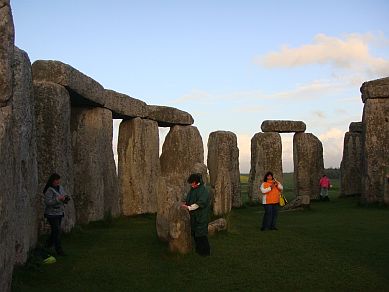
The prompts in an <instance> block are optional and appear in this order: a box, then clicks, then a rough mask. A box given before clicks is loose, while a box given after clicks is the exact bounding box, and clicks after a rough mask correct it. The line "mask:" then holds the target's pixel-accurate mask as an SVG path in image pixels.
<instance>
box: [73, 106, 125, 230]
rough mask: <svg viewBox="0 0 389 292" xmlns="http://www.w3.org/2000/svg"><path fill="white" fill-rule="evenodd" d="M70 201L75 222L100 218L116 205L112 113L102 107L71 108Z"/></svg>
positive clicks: (117, 196)
mask: <svg viewBox="0 0 389 292" xmlns="http://www.w3.org/2000/svg"><path fill="white" fill-rule="evenodd" d="M71 132H72V152H73V160H74V202H75V206H76V211H77V222H79V223H88V222H90V221H96V220H101V219H103V218H104V216H105V215H106V214H107V212H111V214H112V215H114V216H115V215H117V214H118V213H119V210H117V209H118V208H119V207H120V198H119V192H118V179H117V174H116V169H115V162H114V158H113V151H112V113H111V111H109V110H107V109H103V108H72V114H71Z"/></svg>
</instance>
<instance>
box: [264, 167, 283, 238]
mask: <svg viewBox="0 0 389 292" xmlns="http://www.w3.org/2000/svg"><path fill="white" fill-rule="evenodd" d="M260 189H261V192H262V205H263V208H264V209H265V214H264V215H263V220H262V228H261V231H265V230H277V227H276V222H277V214H278V205H279V203H280V195H281V191H282V190H283V186H282V184H281V183H280V182H279V181H277V180H276V179H275V178H274V176H273V173H272V172H270V171H269V172H267V173H266V174H265V177H264V178H263V183H262V184H261V188H260Z"/></svg>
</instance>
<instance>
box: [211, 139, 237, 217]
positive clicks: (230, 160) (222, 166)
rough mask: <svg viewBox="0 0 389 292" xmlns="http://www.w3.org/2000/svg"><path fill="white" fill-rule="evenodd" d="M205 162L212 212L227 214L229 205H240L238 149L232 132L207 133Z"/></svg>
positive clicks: (229, 208)
mask: <svg viewBox="0 0 389 292" xmlns="http://www.w3.org/2000/svg"><path fill="white" fill-rule="evenodd" d="M207 164H208V169H209V176H210V183H211V187H212V188H213V210H214V214H215V215H222V214H227V213H228V212H230V210H231V207H240V206H241V205H242V198H241V192H240V171H239V149H238V144H237V138H236V135H235V134H234V133H232V132H228V131H216V132H212V133H211V134H210V135H209V138H208V158H207Z"/></svg>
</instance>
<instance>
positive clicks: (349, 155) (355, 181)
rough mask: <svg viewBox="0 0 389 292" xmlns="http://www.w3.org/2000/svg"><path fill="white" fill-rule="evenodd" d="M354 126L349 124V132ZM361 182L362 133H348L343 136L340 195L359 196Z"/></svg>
mask: <svg viewBox="0 0 389 292" xmlns="http://www.w3.org/2000/svg"><path fill="white" fill-rule="evenodd" d="M352 124H353V126H352ZM355 124H356V123H351V124H350V130H351V128H353V129H354V128H355ZM361 181H362V133H360V132H351V131H350V132H347V133H346V134H345V135H344V144H343V158H342V162H341V164H340V195H341V196H355V195H360V194H361V192H362V185H361Z"/></svg>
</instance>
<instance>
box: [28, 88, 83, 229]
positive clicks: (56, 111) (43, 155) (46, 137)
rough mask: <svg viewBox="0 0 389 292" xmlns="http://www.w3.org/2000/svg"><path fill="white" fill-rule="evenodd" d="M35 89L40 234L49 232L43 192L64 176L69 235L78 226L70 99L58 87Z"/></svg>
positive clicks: (64, 91)
mask: <svg viewBox="0 0 389 292" xmlns="http://www.w3.org/2000/svg"><path fill="white" fill-rule="evenodd" d="M33 86H34V98H35V120H36V142H37V161H38V203H37V205H38V206H37V213H38V214H37V215H38V222H40V230H41V231H42V232H44V231H47V229H48V228H49V227H48V225H47V224H45V219H44V217H43V213H44V202H43V198H44V197H43V193H42V191H43V188H44V187H45V185H46V182H47V180H48V178H49V177H50V175H51V174H52V173H55V172H56V173H58V174H59V175H60V176H61V184H62V185H63V187H64V189H65V192H66V193H67V194H69V195H70V196H72V198H73V199H72V200H70V201H69V203H68V204H67V205H65V218H64V220H63V221H64V222H63V225H62V228H63V229H64V231H66V232H68V231H70V230H71V229H72V228H73V227H74V224H75V223H76V213H75V208H74V199H75V198H74V176H73V156H72V145H71V140H72V139H71V134H70V96H69V93H68V92H67V90H66V89H65V88H64V87H63V86H61V85H58V84H55V83H50V82H36V81H34V83H33Z"/></svg>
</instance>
